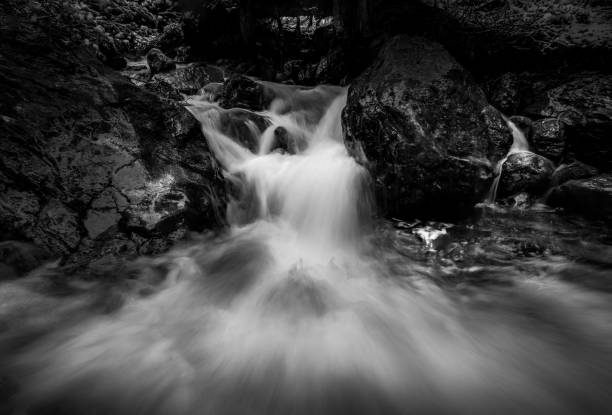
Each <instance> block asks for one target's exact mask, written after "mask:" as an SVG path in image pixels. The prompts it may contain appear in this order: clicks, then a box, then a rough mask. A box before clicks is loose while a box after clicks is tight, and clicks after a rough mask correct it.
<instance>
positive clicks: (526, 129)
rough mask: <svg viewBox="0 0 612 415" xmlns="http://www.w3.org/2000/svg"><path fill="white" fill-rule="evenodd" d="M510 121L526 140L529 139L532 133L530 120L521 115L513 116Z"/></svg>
mask: <svg viewBox="0 0 612 415" xmlns="http://www.w3.org/2000/svg"><path fill="white" fill-rule="evenodd" d="M510 121H512V122H513V123H514V125H516V126H517V127H518V129H519V130H521V131H522V133H523V134H524V135H525V137H527V138H528V139H529V138H530V137H531V135H532V133H533V121H531V118H529V117H524V116H522V115H513V116H512V117H510Z"/></svg>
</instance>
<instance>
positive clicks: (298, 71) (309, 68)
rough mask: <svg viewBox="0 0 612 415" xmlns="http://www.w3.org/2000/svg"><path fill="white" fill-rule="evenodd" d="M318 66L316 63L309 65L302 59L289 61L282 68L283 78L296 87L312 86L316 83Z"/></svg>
mask: <svg viewBox="0 0 612 415" xmlns="http://www.w3.org/2000/svg"><path fill="white" fill-rule="evenodd" d="M318 66H319V64H317V63H309V62H306V61H304V60H302V59H294V60H290V61H288V62H286V63H285V65H284V66H283V76H284V78H285V79H290V80H291V81H292V82H293V83H296V84H298V85H313V84H315V83H316V81H317V70H318ZM323 71H325V68H323V69H322V72H323Z"/></svg>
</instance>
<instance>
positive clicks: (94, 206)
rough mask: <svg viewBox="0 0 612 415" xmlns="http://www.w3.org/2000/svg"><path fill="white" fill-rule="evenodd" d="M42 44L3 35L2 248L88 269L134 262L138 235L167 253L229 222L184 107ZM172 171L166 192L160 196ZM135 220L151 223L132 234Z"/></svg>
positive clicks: (82, 57) (213, 168)
mask: <svg viewBox="0 0 612 415" xmlns="http://www.w3.org/2000/svg"><path fill="white" fill-rule="evenodd" d="M2 30H5V29H4V28H3V27H2V26H0V31H2ZM0 34H1V33H0ZM45 41H46V42H47V43H45V44H48V47H46V48H45V49H44V50H40V49H35V48H32V47H31V46H32V45H31V43H30V42H31V40H30V39H21V38H16V37H14V36H13V37H11V36H4V35H2V36H0V49H2V51H3V52H2V54H3V58H4V61H3V65H1V66H0V115H2V117H0V136H1V137H2V140H0V240H7V239H12V240H20V241H31V242H33V243H34V244H35V245H36V246H40V247H41V249H43V250H45V251H47V252H49V255H51V256H53V257H60V256H61V257H63V260H64V261H68V262H75V261H76V262H87V261H91V260H92V259H94V258H98V257H100V256H104V255H128V256H129V255H132V254H135V253H136V252H137V250H138V244H137V243H136V242H134V241H133V240H132V238H133V237H134V235H135V232H136V230H138V231H139V232H140V231H141V229H144V230H142V233H143V234H146V233H147V232H149V233H150V234H154V236H151V237H154V238H156V239H157V240H158V242H159V243H157V244H156V245H157V246H160V247H161V246H165V247H168V246H170V245H172V244H173V243H174V242H175V241H176V238H179V237H180V235H185V234H186V233H188V232H189V231H191V230H194V231H202V230H204V229H214V228H218V227H220V226H223V224H224V212H225V209H226V208H225V203H226V202H225V185H224V180H223V176H222V174H221V171H220V169H219V166H218V165H217V163H216V161H215V159H214V157H213V155H212V154H211V151H210V149H209V148H208V144H207V142H206V140H205V138H204V137H203V135H202V133H201V131H200V128H199V124H198V122H197V121H196V120H195V119H194V117H193V116H192V115H191V114H190V113H189V112H188V111H187V110H186V108H184V107H183V106H182V105H181V104H180V103H178V102H175V101H172V100H171V99H169V98H172V97H171V96H163V95H164V93H163V91H164V90H160V91H156V92H155V93H152V92H151V91H150V90H149V91H147V90H146V89H140V88H138V87H136V86H135V85H133V84H132V83H131V82H130V81H129V80H127V79H126V78H124V77H122V76H120V75H119V74H117V73H116V72H114V71H110V70H109V69H108V68H107V67H106V66H104V65H102V64H101V63H100V62H99V61H98V60H97V59H95V58H94V57H92V56H91V54H89V53H87V52H86V51H83V50H80V49H79V48H73V49H69V50H67V49H66V48H65V45H63V44H61V42H59V43H57V44H55V43H54V40H53V39H48V38H45ZM28 60H29V61H32V60H36V62H37V65H36V66H35V67H32V66H31V65H23V62H25V61H28ZM151 82H156V80H152V81H151ZM160 84H161V83H160ZM152 85H153V84H151V85H149V87H151V89H154V88H153V87H152ZM164 86H167V85H164ZM166 89H167V88H166ZM170 92H172V91H170ZM175 98H176V96H175ZM166 175H169V176H170V177H172V180H171V184H169V185H168V186H167V188H164V191H163V192H156V191H155V189H154V188H155V186H154V184H155V183H156V181H158V180H159V179H161V178H164V177H166ZM134 212H136V213H138V214H139V215H140V216H139V217H140V219H142V220H144V219H143V218H149V219H151V218H153V219H155V221H149V224H145V225H143V226H141V227H140V228H138V229H136V228H137V227H133V228H130V227H128V226H127V223H128V222H129V221H128V219H129V218H130V213H134ZM147 215H149V216H148V217H147ZM174 218H179V219H178V220H175V219H174ZM144 222H146V221H144ZM144 222H142V223H144ZM153 222H155V223H154V224H153V225H151V223H153ZM147 226H149V229H147ZM0 262H1V261H0Z"/></svg>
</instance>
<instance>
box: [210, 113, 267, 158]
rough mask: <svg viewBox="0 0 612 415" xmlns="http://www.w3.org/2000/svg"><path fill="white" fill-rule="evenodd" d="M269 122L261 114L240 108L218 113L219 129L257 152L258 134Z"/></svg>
mask: <svg viewBox="0 0 612 415" xmlns="http://www.w3.org/2000/svg"><path fill="white" fill-rule="evenodd" d="M269 124H270V121H269V120H268V119H266V118H264V117H262V116H261V115H258V114H255V113H254V112H251V111H247V110H243V109H240V108H233V109H229V110H226V111H222V112H221V113H220V114H219V130H220V131H221V132H222V133H223V134H225V135H227V136H228V137H230V138H232V139H234V140H236V141H237V142H239V143H240V144H241V145H242V146H244V147H246V148H248V149H249V150H251V151H253V152H257V149H258V148H259V136H260V135H261V133H262V132H263V131H264V130H265V129H266V128H267V127H268V125H269Z"/></svg>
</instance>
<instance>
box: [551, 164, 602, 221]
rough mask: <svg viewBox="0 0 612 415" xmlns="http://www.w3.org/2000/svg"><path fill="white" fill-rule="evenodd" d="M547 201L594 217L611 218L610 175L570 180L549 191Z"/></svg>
mask: <svg viewBox="0 0 612 415" xmlns="http://www.w3.org/2000/svg"><path fill="white" fill-rule="evenodd" d="M548 203H549V204H551V205H552V206H559V207H563V208H565V209H568V210H570V211H574V212H578V213H581V214H584V215H587V216H591V217H594V218H603V219H612V175H611V174H603V175H599V176H595V177H591V178H589V179H582V180H570V181H568V182H566V183H564V184H562V185H561V186H557V187H555V188H554V189H553V190H552V191H551V192H550V195H549V197H548Z"/></svg>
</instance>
